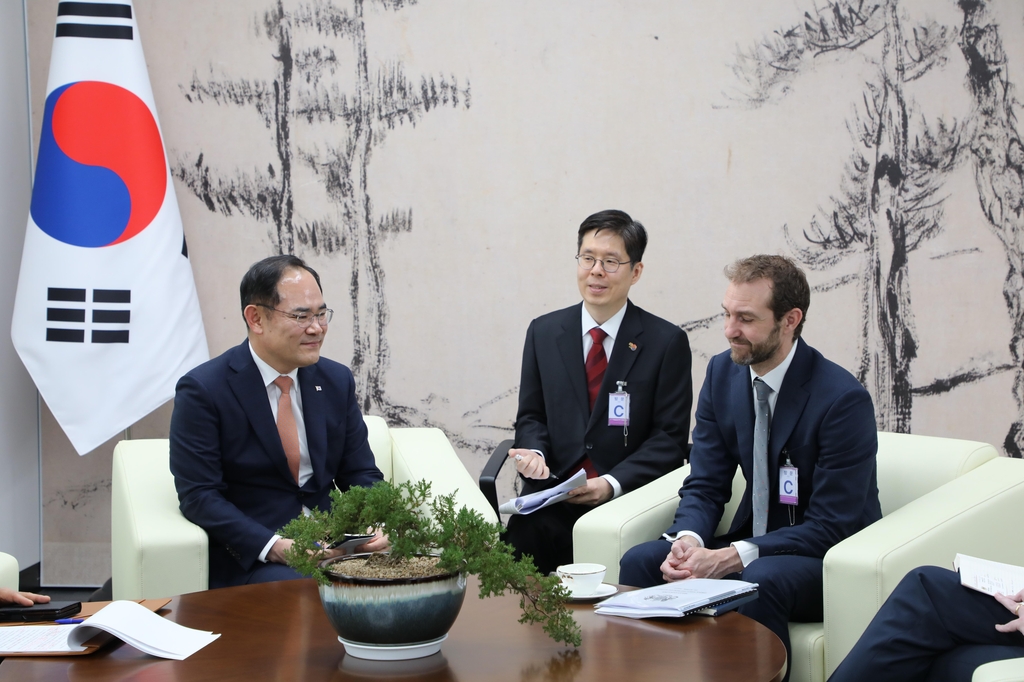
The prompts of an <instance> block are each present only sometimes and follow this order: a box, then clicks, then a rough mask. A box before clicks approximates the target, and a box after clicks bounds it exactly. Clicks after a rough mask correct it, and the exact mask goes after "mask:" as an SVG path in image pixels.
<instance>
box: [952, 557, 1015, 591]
mask: <svg viewBox="0 0 1024 682" xmlns="http://www.w3.org/2000/svg"><path fill="white" fill-rule="evenodd" d="M953 570H955V571H959V572H960V584H961V585H963V586H964V587H969V588H971V589H972V590H977V591H978V592H984V593H985V594H989V595H992V594H995V593H996V592H999V593H1000V594H1004V595H1006V596H1008V597H1012V596H1013V595H1015V594H1017V593H1018V592H1020V591H1021V590H1022V589H1024V568H1022V567H1020V566H1014V565H1013V564H1002V563H999V562H998V561H989V560H988V559H979V558H977V557H973V556H967V555H966V554H957V555H956V557H955V558H954V559H953Z"/></svg>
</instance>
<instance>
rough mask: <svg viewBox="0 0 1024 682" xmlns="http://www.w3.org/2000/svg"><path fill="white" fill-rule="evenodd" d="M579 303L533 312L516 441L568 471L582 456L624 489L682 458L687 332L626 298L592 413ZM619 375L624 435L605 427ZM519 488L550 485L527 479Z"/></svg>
mask: <svg viewBox="0 0 1024 682" xmlns="http://www.w3.org/2000/svg"><path fill="white" fill-rule="evenodd" d="M582 309H583V304H582V303H580V304H579V305H575V306H572V307H570V308H565V309H563V310H558V311H555V312H553V313H548V314H547V315H544V316H542V317H538V318H537V319H535V320H534V321H533V322H532V323H530V328H529V330H528V331H527V332H526V346H525V349H524V350H523V373H522V380H521V381H520V385H519V414H518V416H517V417H516V437H515V447H517V448H529V449H534V450H540V451H541V452H543V453H544V456H545V458H546V460H547V465H548V467H549V468H550V469H551V471H552V473H554V474H555V475H557V476H559V477H560V478H563V479H564V477H565V475H566V474H567V473H569V471H571V470H572V468H573V467H574V466H576V465H577V464H579V462H580V460H582V459H583V456H584V455H589V456H590V460H591V462H593V464H594V468H595V469H596V470H597V472H598V474H602V475H603V474H611V475H612V476H614V477H615V480H617V481H618V482H619V484H620V485H621V486H622V490H623V492H628V491H630V490H633V489H635V488H638V487H640V486H641V485H644V484H645V483H648V482H650V481H653V480H654V479H655V478H657V477H659V476H661V475H663V474H666V473H668V472H669V471H671V470H673V469H676V468H678V467H680V466H682V465H683V458H684V457H685V455H686V442H687V440H688V439H689V432H690V407H691V405H692V402H693V388H692V383H693V381H692V379H691V377H690V343H689V341H688V339H687V338H686V332H684V331H683V330H682V329H680V328H679V327H677V326H676V325H674V324H672V323H670V322H667V321H665V320H663V319H661V318H660V317H656V316H654V315H651V314H650V313H648V312H645V311H644V310H641V309H640V308H638V307H636V306H635V305H633V304H632V303H631V302H627V303H626V314H625V316H624V317H623V319H622V324H621V326H620V327H619V333H618V335H617V336H616V338H615V346H614V347H613V348H612V355H611V360H610V361H609V363H608V369H607V370H605V375H604V381H603V383H602V384H601V390H600V392H599V393H598V396H597V401H596V402H595V404H594V412H593V413H591V412H590V401H589V397H588V395H587V377H586V370H585V368H584V358H583V332H582V312H581V311H582ZM616 381H626V382H627V384H626V391H627V392H628V393H629V402H630V419H629V435H628V438H623V432H622V427H621V426H608V394H609V393H610V392H611V393H614V392H615V391H616V390H617V388H616V384H615V382H616ZM523 480H524V492H534V491H536V490H538V489H541V488H545V487H550V486H551V485H555V484H557V483H558V481H555V480H553V479H545V480H535V479H523Z"/></svg>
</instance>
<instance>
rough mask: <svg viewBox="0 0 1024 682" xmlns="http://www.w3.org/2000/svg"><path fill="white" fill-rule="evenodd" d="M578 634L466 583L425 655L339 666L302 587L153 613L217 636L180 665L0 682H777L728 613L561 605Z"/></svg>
mask: <svg viewBox="0 0 1024 682" xmlns="http://www.w3.org/2000/svg"><path fill="white" fill-rule="evenodd" d="M572 608H573V611H574V614H573V615H574V616H575V617H576V621H577V622H578V623H579V624H580V626H581V628H582V629H583V645H582V646H581V647H580V648H579V649H578V650H574V649H572V648H571V647H570V648H566V647H563V646H561V645H559V644H556V643H555V642H553V641H551V640H550V639H548V637H547V635H545V634H544V633H543V631H541V629H540V627H538V626H526V625H520V624H519V623H518V622H517V621H518V619H519V600H518V599H516V598H514V597H508V596H506V597H498V598H491V599H485V600H480V599H478V598H477V583H476V581H475V580H474V579H471V580H470V585H469V590H468V592H467V594H466V603H465V605H464V606H463V607H462V613H460V614H459V618H458V620H457V621H456V622H455V626H454V627H453V628H452V630H451V632H450V633H449V636H448V639H447V640H446V641H445V643H444V644H443V645H442V647H441V652H440V653H438V654H434V655H433V656H430V657H427V658H422V659H418V660H413V661H401V662H379V661H363V660H360V659H356V658H351V657H347V656H346V655H345V650H344V649H343V648H342V645H341V643H340V642H338V639H337V635H336V634H335V633H334V631H333V630H332V629H331V626H330V624H329V623H328V622H327V617H326V616H325V615H324V611H323V608H322V607H321V605H320V596H319V594H318V593H317V588H316V584H315V583H314V582H313V581H312V580H296V581H289V582H280V583H266V584H263V585H246V586H243V587H230V588H225V589H220V590H210V591H208V592H197V593H195V594H186V595H183V596H181V597H175V598H174V599H173V600H172V601H171V603H170V604H169V605H168V607H167V610H163V611H161V612H160V613H161V614H165V616H166V617H167V618H169V619H171V620H174V621H177V622H179V623H181V624H183V625H187V626H189V627H193V628H198V629H201V630H210V631H213V632H219V633H221V637H220V639H218V640H217V641H215V642H213V644H210V645H209V646H207V647H206V648H205V649H202V650H201V651H199V652H198V653H196V654H194V655H192V656H191V657H190V658H188V659H187V660H184V661H169V660H164V659H159V658H153V657H151V656H147V655H145V654H143V653H141V652H140V651H138V650H137V649H134V648H132V647H131V646H128V645H127V644H122V643H120V642H116V643H112V644H109V645H107V646H106V647H104V648H103V649H101V650H100V651H99V652H98V653H95V654H92V655H89V656H68V657H50V658H8V659H6V660H5V661H4V662H3V663H2V664H0V682H7V681H15V680H16V681H17V682H31V681H33V680H60V681H62V682H63V681H65V680H67V681H70V682H77V681H79V680H81V681H92V680H96V681H99V680H140V681H145V682H164V681H166V682H185V681H187V682H201V681H203V680H210V681H211V682H213V681H216V682H223V681H225V680H303V681H310V682H312V681H316V680H351V679H364V680H365V679H368V678H371V679H372V678H377V679H394V678H396V677H406V678H410V679H413V678H414V679H417V680H420V679H422V680H451V681H453V682H454V681H457V682H472V681H473V680H486V681H487V682H493V681H498V680H512V681H514V682H532V681H534V680H535V681H536V682H549V681H550V682H554V681H556V680H566V681H568V680H579V681H580V682H582V681H583V680H586V681H587V682H600V681H601V680H609V681H611V680H614V681H615V682H621V680H635V679H641V680H643V679H646V680H661V679H686V680H693V681H699V680H728V681H729V682H733V681H735V680H749V681H750V682H754V681H757V680H764V681H767V680H775V681H777V680H781V679H782V669H783V666H784V664H785V660H786V652H785V649H784V648H783V646H782V642H780V641H779V638H778V637H776V636H775V635H774V634H773V633H772V632H771V631H770V630H768V629H767V628H765V627H764V626H762V625H760V624H759V623H756V622H754V621H752V620H750V619H749V618H746V617H744V616H741V615H739V614H738V613H728V614H725V615H724V616H720V617H718V618H702V617H690V618H685V619H681V620H670V619H659V620H656V621H654V620H644V621H635V620H629V619H627V618H615V617H607V616H598V615H595V614H594V612H593V606H592V605H590V604H573V605H572Z"/></svg>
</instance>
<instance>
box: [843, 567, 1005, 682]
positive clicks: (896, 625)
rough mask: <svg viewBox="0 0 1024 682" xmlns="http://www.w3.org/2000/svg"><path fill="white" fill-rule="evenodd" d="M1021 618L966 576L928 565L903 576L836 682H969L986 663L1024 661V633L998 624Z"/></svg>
mask: <svg viewBox="0 0 1024 682" xmlns="http://www.w3.org/2000/svg"><path fill="white" fill-rule="evenodd" d="M1011 620H1014V615H1013V613H1011V612H1010V611H1008V610H1007V609H1006V607H1004V606H1003V605H1002V604H1000V603H999V602H997V601H996V600H995V599H994V598H992V597H990V596H988V595H987V594H982V593H981V592H975V591H974V590H971V589H968V588H966V587H964V586H962V585H961V584H960V576H959V575H958V574H957V573H954V572H953V571H949V570H946V569H944V568H938V567H937V566H922V567H921V568H915V569H914V570H913V571H911V572H910V573H908V574H907V575H906V576H904V578H903V580H901V581H900V584H899V585H897V586H896V589H895V590H893V593H892V594H890V595H889V598H888V599H887V600H886V601H885V603H884V604H882V608H880V609H879V610H878V613H876V614H875V617H874V618H873V619H872V620H871V623H870V624H869V625H868V628H867V630H865V631H864V634H863V635H861V638H860V640H859V641H858V642H857V644H856V645H854V647H853V649H852V650H851V651H850V653H849V654H848V655H847V656H846V659H845V660H844V661H843V662H842V664H841V665H840V666H839V667H838V668H837V669H836V671H835V672H834V673H833V674H832V677H830V678H829V680H830V682H853V681H859V680H871V682H886V680H893V681H896V682H915V681H916V680H922V681H925V680H927V681H928V682H945V681H950V682H952V681H953V680H966V681H967V682H970V679H971V676H972V675H973V673H974V669H975V668H977V667H978V666H979V665H982V664H984V663H989V662H991V661H1001V660H1004V659H1007V658H1019V657H1021V656H1024V635H1021V633H1019V632H1010V633H1003V632H999V631H997V630H996V629H995V624H996V623H1008V622H1010V621H1011Z"/></svg>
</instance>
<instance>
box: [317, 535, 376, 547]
mask: <svg viewBox="0 0 1024 682" xmlns="http://www.w3.org/2000/svg"><path fill="white" fill-rule="evenodd" d="M372 539H373V533H370V534H369V535H353V534H346V535H345V537H343V538H342V539H340V540H337V541H336V542H332V543H331V544H329V545H327V549H344V550H353V549H355V548H356V547H358V546H359V545H362V544H364V543H366V542H367V541H369V540H372Z"/></svg>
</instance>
